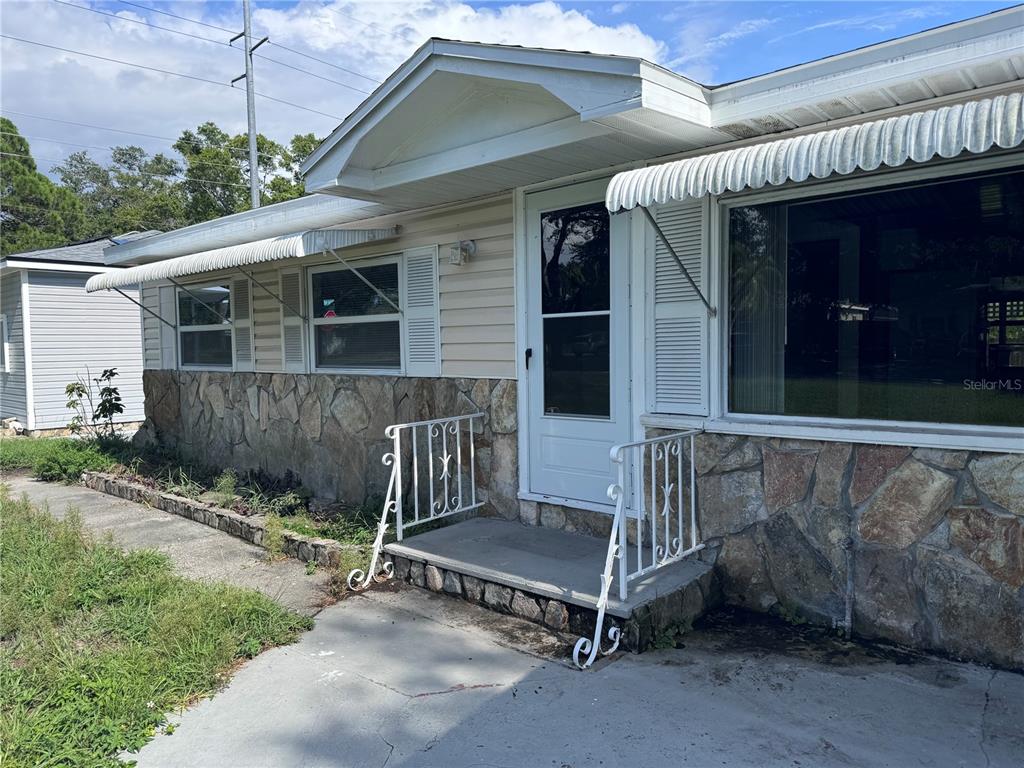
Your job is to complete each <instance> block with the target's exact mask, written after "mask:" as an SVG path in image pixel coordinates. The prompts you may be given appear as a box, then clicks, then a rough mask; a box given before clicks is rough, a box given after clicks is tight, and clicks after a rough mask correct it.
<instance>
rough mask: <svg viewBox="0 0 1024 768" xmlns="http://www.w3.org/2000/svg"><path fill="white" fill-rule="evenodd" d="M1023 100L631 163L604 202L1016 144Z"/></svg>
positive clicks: (660, 198)
mask: <svg viewBox="0 0 1024 768" xmlns="http://www.w3.org/2000/svg"><path fill="white" fill-rule="evenodd" d="M1022 100H1024V94H1021V93H1019V92H1017V93H1010V94H1005V95H1000V96H995V97H993V98H990V99H981V100H979V101H970V102H966V103H963V104H954V105H950V106H946V107H941V108H938V109H929V110H925V111H921V112H913V113H910V114H905V115H898V116H894V117H888V118H885V119H882V120H873V121H871V122H867V123H860V124H857V125H849V126H845V127H843V128H834V129H832V130H826V131H818V132H816V133H809V134H805V135H802V136H794V137H792V138H788V139H779V140H776V141H769V142H765V143H762V144H754V145H751V146H746V147H740V148H737V149H729V150H723V151H719V152H711V153H708V154H704V155H700V156H697V157H691V158H687V159H685V160H677V161H675V162H671V163H664V164H662V165H654V166H649V167H647V168H640V169H638V170H634V171H625V172H623V173H619V174H617V175H616V176H614V177H613V178H612V180H611V182H610V183H609V184H608V191H607V193H606V199H605V202H606V204H607V206H608V210H609V211H611V212H612V213H615V212H617V211H621V210H630V209H632V208H635V207H636V206H644V207H646V206H649V205H655V204H661V203H666V202H669V201H670V200H687V199H691V198H699V197H704V196H706V195H720V194H722V193H723V192H727V191H731V192H738V191H740V190H743V189H759V188H760V187H763V186H765V185H766V184H785V183H786V182H790V181H796V182H799V181H805V180H807V179H808V178H811V177H814V178H816V179H823V178H825V177H827V176H830V175H832V174H833V173H838V174H847V173H853V172H854V171H858V170H861V171H873V170H876V169H877V168H880V167H881V166H883V165H884V166H890V167H896V166H900V165H903V164H904V163H906V162H908V161H913V162H916V163H923V162H925V161H927V160H931V159H932V158H935V157H944V158H951V157H956V156H957V155H959V154H960V153H962V152H965V151H966V152H972V153H981V152H985V151H987V150H989V149H992V148H993V147H999V148H1002V149H1011V148H1013V147H1017V146H1020V144H1021V143H1022V142H1024V111H1022Z"/></svg>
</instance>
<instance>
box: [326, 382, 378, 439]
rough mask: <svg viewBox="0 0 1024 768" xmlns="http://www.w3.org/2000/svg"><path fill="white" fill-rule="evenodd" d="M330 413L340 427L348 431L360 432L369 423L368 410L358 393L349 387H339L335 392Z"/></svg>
mask: <svg viewBox="0 0 1024 768" xmlns="http://www.w3.org/2000/svg"><path fill="white" fill-rule="evenodd" d="M331 414H332V415H333V416H334V419H335V421H337V422H338V424H339V425H340V426H341V427H342V429H344V430H345V431H346V432H349V433H357V432H362V431H363V430H365V429H366V428H367V426H369V424H370V412H369V411H368V410H366V406H365V405H363V401H362V398H360V397H359V395H358V393H356V392H355V391H354V390H351V389H339V390H338V391H337V393H335V395H334V400H333V401H332V402H331Z"/></svg>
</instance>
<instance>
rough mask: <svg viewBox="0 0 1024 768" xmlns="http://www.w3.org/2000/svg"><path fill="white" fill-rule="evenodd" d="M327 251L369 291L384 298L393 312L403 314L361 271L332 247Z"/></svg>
mask: <svg viewBox="0 0 1024 768" xmlns="http://www.w3.org/2000/svg"><path fill="white" fill-rule="evenodd" d="M327 252H328V253H329V254H331V256H333V257H334V258H336V259H337V260H338V261H339V262H340V263H341V265H342V266H343V267H345V268H346V269H348V270H349V271H350V272H351V273H352V274H353V275H355V276H356V277H358V278H359V279H360V280H362V281H363V282H364V283H366V285H367V287H368V288H369V289H370V290H371V291H373V292H374V293H376V294H377V295H378V296H380V297H381V298H382V299H384V301H386V302H387V303H388V304H390V305H391V306H392V307H393V308H394V310H395V312H397V313H398V314H400V315H403V314H405V313H404V312H402V310H401V308H400V307H399V306H398V305H397V304H395V302H393V301H392V300H391V299H389V298H388V297H387V296H386V295H384V292H383V291H382V290H381V289H380V288H378V287H377V286H376V285H374V284H373V283H371V282H370V281H369V280H367V279H366V278H365V277H363V275H362V273H361V272H360V271H359V270H358V269H356V268H355V267H353V266H352V265H351V264H349V263H348V262H347V261H345V260H344V259H343V258H341V256H339V255H338V254H336V253H335V252H334V249H333V248H328V249H327Z"/></svg>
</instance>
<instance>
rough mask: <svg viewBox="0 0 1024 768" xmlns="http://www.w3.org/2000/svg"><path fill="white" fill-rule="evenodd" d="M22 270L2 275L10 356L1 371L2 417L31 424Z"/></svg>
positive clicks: (0, 303) (0, 298)
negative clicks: (22, 300) (29, 419)
mask: <svg viewBox="0 0 1024 768" xmlns="http://www.w3.org/2000/svg"><path fill="white" fill-rule="evenodd" d="M21 275H22V273H21V272H18V271H15V270H12V271H9V272H6V273H4V275H3V276H2V277H0V312H3V314H4V316H5V317H6V318H7V323H6V326H7V328H6V330H7V358H6V360H5V362H6V366H5V370H0V419H6V418H9V417H12V416H13V417H14V418H16V419H18V420H19V421H20V422H21V423H22V424H25V425H26V426H27V423H28V404H27V402H26V398H25V335H24V334H25V330H24V324H23V323H22V314H21V313H22V304H21Z"/></svg>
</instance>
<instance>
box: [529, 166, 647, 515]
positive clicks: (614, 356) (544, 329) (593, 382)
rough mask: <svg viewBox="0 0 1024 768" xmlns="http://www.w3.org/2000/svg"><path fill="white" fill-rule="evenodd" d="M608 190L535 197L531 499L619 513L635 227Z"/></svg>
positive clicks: (597, 186) (595, 185) (590, 187)
mask: <svg viewBox="0 0 1024 768" xmlns="http://www.w3.org/2000/svg"><path fill="white" fill-rule="evenodd" d="M606 186H607V181H598V182H590V183H586V184H578V185H574V186H570V187H562V188H559V189H555V190H548V191H545V192H537V193H533V194H530V195H527V197H526V247H527V254H526V260H527V268H526V275H527V281H528V287H527V297H526V299H527V324H526V325H527V347H528V350H527V353H526V354H527V366H528V367H527V383H528V389H529V392H528V397H529V405H528V412H529V424H528V429H529V447H530V458H529V461H530V475H529V478H530V480H529V483H530V490H531V491H532V492H533V493H535V494H541V495H545V496H554V497H561V498H566V499H573V500H579V501H584V502H589V503H591V504H594V503H596V504H610V501H609V500H608V495H607V491H608V486H609V484H610V483H612V482H614V480H615V472H614V471H613V468H612V463H611V460H610V459H609V455H608V451H609V449H610V448H611V446H612V445H614V444H615V443H619V442H625V441H627V440H629V438H630V428H629V414H630V407H629V397H630V377H629V265H628V250H627V249H628V244H629V219H628V217H627V216H609V214H608V211H607V209H606V208H605V205H604V191H605V187H606Z"/></svg>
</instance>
